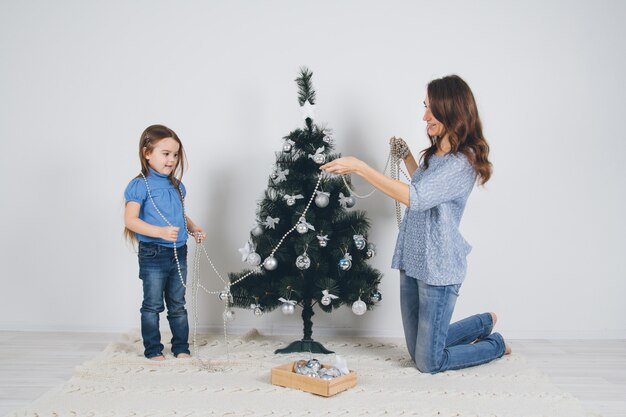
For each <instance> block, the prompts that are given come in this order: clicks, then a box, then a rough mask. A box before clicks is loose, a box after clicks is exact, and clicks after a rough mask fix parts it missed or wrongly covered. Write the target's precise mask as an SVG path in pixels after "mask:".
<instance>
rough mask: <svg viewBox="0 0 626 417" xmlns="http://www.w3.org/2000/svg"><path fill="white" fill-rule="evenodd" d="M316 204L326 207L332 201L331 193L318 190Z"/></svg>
mask: <svg viewBox="0 0 626 417" xmlns="http://www.w3.org/2000/svg"><path fill="white" fill-rule="evenodd" d="M315 193H316V194H317V195H316V196H315V205H316V206H317V207H319V208H324V207H326V206H328V203H330V193H326V192H324V191H316V192H315Z"/></svg>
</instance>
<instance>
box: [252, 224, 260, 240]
mask: <svg viewBox="0 0 626 417" xmlns="http://www.w3.org/2000/svg"><path fill="white" fill-rule="evenodd" d="M250 233H252V236H255V237H259V236H261V235H262V234H263V228H262V227H261V225H258V224H257V225H256V226H254V227H253V228H252V230H250Z"/></svg>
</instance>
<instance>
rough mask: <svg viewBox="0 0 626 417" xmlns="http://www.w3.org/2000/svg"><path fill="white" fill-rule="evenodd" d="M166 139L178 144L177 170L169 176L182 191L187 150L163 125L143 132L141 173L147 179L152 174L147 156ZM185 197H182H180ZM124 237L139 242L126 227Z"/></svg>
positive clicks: (149, 127) (151, 127)
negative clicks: (181, 185) (181, 184)
mask: <svg viewBox="0 0 626 417" xmlns="http://www.w3.org/2000/svg"><path fill="white" fill-rule="evenodd" d="M165 138H172V139H174V140H175V141H176V142H178V146H179V149H178V155H179V158H178V162H177V164H176V168H174V169H173V170H172V172H171V173H170V175H169V180H170V182H171V183H172V185H173V186H174V187H175V188H176V189H178V190H180V188H179V185H180V183H181V181H182V179H183V173H184V172H185V164H186V159H187V158H186V156H185V149H184V148H183V143H182V142H181V141H180V138H179V137H178V135H177V134H176V132H174V131H173V130H172V129H170V128H169V127H167V126H163V125H152V126H148V127H147V128H146V130H144V131H143V133H142V134H141V137H140V138H139V161H140V162H141V172H142V173H143V175H145V176H146V177H147V176H148V174H149V173H150V165H149V164H148V160H147V159H146V155H150V154H151V153H152V151H153V150H154V147H155V146H156V144H157V143H159V142H160V141H161V140H163V139H165ZM140 177H141V174H140V175H137V176H136V177H135V178H140ZM180 197H181V198H182V197H183V196H182V195H181V196H180ZM124 236H125V237H126V239H128V240H129V241H131V242H136V241H137V236H136V235H135V232H133V231H132V230H130V229H128V228H127V227H124Z"/></svg>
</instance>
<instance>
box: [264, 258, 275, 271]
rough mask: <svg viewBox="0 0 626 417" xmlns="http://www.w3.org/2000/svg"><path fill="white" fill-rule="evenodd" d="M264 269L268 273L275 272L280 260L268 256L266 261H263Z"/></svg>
mask: <svg viewBox="0 0 626 417" xmlns="http://www.w3.org/2000/svg"><path fill="white" fill-rule="evenodd" d="M263 267H264V268H265V269H267V270H268V271H273V270H275V269H276V268H278V260H277V259H276V258H274V257H273V256H268V257H267V258H265V261H263Z"/></svg>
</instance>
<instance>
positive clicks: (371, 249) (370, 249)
mask: <svg viewBox="0 0 626 417" xmlns="http://www.w3.org/2000/svg"><path fill="white" fill-rule="evenodd" d="M374 256H376V245H374V244H373V243H370V244H369V245H367V251H366V252H365V257H366V258H367V259H371V258H373V257H374Z"/></svg>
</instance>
